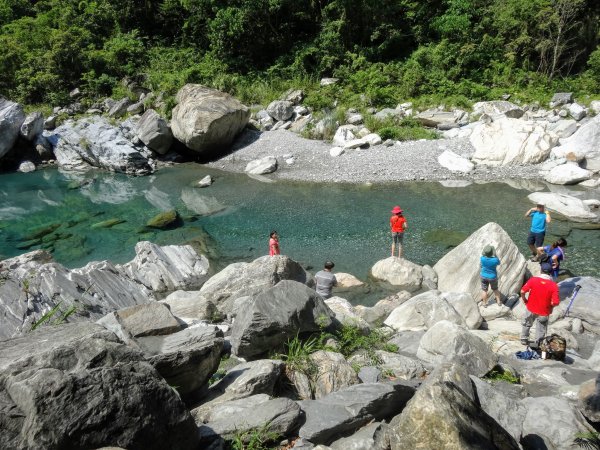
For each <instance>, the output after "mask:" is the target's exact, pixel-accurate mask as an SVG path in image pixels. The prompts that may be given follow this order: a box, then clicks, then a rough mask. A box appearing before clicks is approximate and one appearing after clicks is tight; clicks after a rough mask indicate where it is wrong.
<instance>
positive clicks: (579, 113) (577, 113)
mask: <svg viewBox="0 0 600 450" xmlns="http://www.w3.org/2000/svg"><path fill="white" fill-rule="evenodd" d="M569 114H570V115H571V117H572V118H573V119H575V120H577V121H579V120H581V119H583V118H584V117H585V116H586V111H585V108H584V107H583V106H581V105H580V104H579V103H571V104H570V105H569Z"/></svg>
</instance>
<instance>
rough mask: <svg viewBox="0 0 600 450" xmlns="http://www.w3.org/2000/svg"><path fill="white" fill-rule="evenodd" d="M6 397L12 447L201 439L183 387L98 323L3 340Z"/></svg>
mask: <svg viewBox="0 0 600 450" xmlns="http://www.w3.org/2000/svg"><path fill="white" fill-rule="evenodd" d="M0 398H1V399H2V408H1V411H0V421H1V422H2V433H0V447H2V448H6V449H8V448H10V449H23V450H24V449H41V448H44V449H58V448H65V449H67V448H99V447H103V446H110V445H113V444H115V443H116V442H118V444H119V445H120V446H123V447H124V448H129V449H136V448H144V449H156V450H158V449H165V448H172V449H182V450H188V449H189V450H191V449H194V448H197V445H198V437H197V431H196V426H195V425H194V421H193V419H192V418H191V416H190V414H189V413H188V411H187V409H186V407H185V405H184V404H183V402H182V401H181V400H180V398H179V396H178V395H177V393H176V392H175V391H174V390H173V389H171V388H170V387H169V386H168V384H167V383H166V382H165V381H164V380H163V379H162V378H161V377H160V376H159V375H158V374H157V372H156V371H155V370H154V369H153V368H152V366H150V365H149V364H148V363H146V362H144V361H143V357H142V355H141V353H139V352H136V351H134V350H132V349H130V348H128V347H127V346H125V345H123V344H121V343H119V342H118V340H117V338H116V336H115V335H114V334H112V333H110V332H108V331H106V330H104V329H103V328H102V327H100V326H99V325H95V324H91V323H80V324H66V325H61V326H48V327H42V328H40V329H38V330H36V331H35V332H33V333H30V334H28V335H26V336H24V337H21V338H17V339H13V340H9V341H3V342H0ZM140 418H143V420H140Z"/></svg>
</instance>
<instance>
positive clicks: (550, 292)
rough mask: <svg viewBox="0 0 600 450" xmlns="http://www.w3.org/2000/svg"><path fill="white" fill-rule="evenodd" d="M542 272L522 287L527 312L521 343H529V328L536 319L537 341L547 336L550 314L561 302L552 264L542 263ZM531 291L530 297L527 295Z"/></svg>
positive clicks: (522, 298) (522, 296)
mask: <svg viewBox="0 0 600 450" xmlns="http://www.w3.org/2000/svg"><path fill="white" fill-rule="evenodd" d="M541 269H542V274H541V275H540V276H539V277H532V278H530V279H529V280H528V281H527V283H525V285H524V286H523V287H522V288H521V300H523V303H525V306H526V307H527V312H526V313H525V317H524V318H523V322H522V323H521V325H522V326H523V328H522V329H521V344H523V345H529V330H530V329H531V326H532V325H533V322H534V321H537V326H536V330H535V342H536V343H538V342H539V341H540V339H542V338H543V337H544V336H546V332H547V330H548V316H550V314H552V309H553V308H554V307H555V306H557V305H558V304H559V303H560V298H559V297H558V285H557V284H556V283H555V282H554V281H552V276H551V275H550V274H551V273H552V265H551V264H549V263H542V264H541ZM527 293H529V296H528V297H525V295H526V294H527Z"/></svg>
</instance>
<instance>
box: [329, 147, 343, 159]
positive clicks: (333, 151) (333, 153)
mask: <svg viewBox="0 0 600 450" xmlns="http://www.w3.org/2000/svg"><path fill="white" fill-rule="evenodd" d="M344 152H345V150H344V149H343V148H342V147H333V148H332V149H330V150H329V154H330V155H331V156H332V157H334V158H335V157H337V156H341V155H343V154H344Z"/></svg>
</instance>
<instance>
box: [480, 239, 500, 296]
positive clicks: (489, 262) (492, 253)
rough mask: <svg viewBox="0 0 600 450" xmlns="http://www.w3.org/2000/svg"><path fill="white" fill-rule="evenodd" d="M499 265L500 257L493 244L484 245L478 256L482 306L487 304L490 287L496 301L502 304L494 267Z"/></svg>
mask: <svg viewBox="0 0 600 450" xmlns="http://www.w3.org/2000/svg"><path fill="white" fill-rule="evenodd" d="M499 265H500V259H498V257H497V256H496V249H495V248H494V246H493V245H486V246H485V247H484V248H483V252H482V254H481V258H480V266H481V271H480V272H479V275H480V277H481V303H482V304H483V306H484V307H486V306H487V295H488V289H489V288H490V286H491V288H492V291H493V292H494V296H495V297H496V303H497V304H498V305H502V295H501V294H500V291H499V290H498V273H497V272H496V268H497V267H498V266H499Z"/></svg>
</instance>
